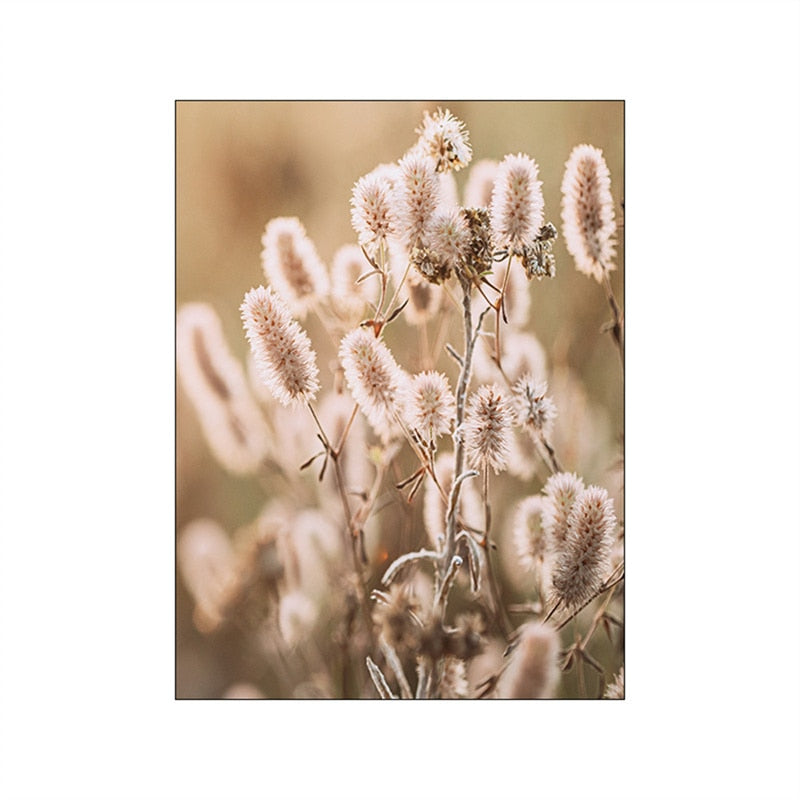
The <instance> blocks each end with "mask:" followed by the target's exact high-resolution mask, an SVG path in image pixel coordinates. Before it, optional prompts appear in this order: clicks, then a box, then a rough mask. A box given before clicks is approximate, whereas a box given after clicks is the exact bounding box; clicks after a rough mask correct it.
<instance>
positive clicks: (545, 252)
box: [522, 222, 558, 280]
mask: <svg viewBox="0 0 800 800" xmlns="http://www.w3.org/2000/svg"><path fill="white" fill-rule="evenodd" d="M557 238H558V231H557V230H556V226H555V225H553V223H552V222H546V223H545V224H544V225H542V227H541V229H540V231H539V233H538V235H537V236H536V240H535V241H534V242H533V244H530V245H526V246H525V247H523V248H522V267H523V269H524V270H525V277H526V278H527V279H528V280H531V278H536V279H537V280H541V279H542V278H555V276H556V257H555V256H554V255H553V243H554V242H555V240H556V239H557Z"/></svg>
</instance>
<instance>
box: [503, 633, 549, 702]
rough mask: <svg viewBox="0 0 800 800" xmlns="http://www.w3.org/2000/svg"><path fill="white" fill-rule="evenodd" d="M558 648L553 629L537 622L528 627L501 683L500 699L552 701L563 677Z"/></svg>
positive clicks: (512, 655) (520, 637) (518, 642)
mask: <svg viewBox="0 0 800 800" xmlns="http://www.w3.org/2000/svg"><path fill="white" fill-rule="evenodd" d="M559 647H560V642H559V638H558V633H557V632H556V630H555V629H554V628H552V627H550V626H549V625H545V624H542V623H538V622H531V623H528V624H527V625H525V626H524V627H523V628H522V629H521V630H520V632H519V637H518V639H517V643H516V646H515V647H514V650H513V652H512V654H511V660H510V662H509V664H508V667H507V668H506V670H505V671H504V672H503V674H502V676H501V677H500V681H499V682H498V687H497V693H498V696H499V697H502V698H509V699H518V700H520V699H525V698H529V699H540V698H548V697H552V696H553V693H554V691H555V688H556V686H557V684H558V679H559V676H560V672H559V668H558V651H559Z"/></svg>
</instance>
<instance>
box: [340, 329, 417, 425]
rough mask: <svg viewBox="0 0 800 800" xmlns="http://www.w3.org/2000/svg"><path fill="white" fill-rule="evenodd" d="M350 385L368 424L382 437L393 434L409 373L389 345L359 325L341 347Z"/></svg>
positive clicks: (343, 366)
mask: <svg viewBox="0 0 800 800" xmlns="http://www.w3.org/2000/svg"><path fill="white" fill-rule="evenodd" d="M339 360H340V361H341V363H342V368H343V369H344V377H345V381H346V382H347V387H348V388H349V389H350V393H351V394H352V395H353V399H354V400H355V401H356V403H358V405H359V408H361V410H362V411H363V412H364V415H365V416H366V418H367V420H368V421H369V424H370V425H371V426H372V428H373V429H374V430H375V432H376V433H377V434H379V435H380V436H383V437H387V436H389V435H391V432H392V430H393V429H394V427H395V423H396V417H397V415H398V413H399V411H400V402H399V392H400V389H401V387H402V385H403V382H404V380H405V379H406V376H405V375H404V373H403V371H402V370H401V369H400V367H399V366H398V365H397V362H396V361H395V360H394V357H393V356H392V354H391V353H390V352H389V348H388V347H386V345H385V344H384V343H383V342H382V341H380V340H379V339H376V338H375V336H374V334H373V333H372V332H371V331H368V330H366V329H365V328H356V329H355V330H354V331H351V332H350V333H348V334H347V336H345V337H344V338H343V339H342V341H341V344H340V346H339Z"/></svg>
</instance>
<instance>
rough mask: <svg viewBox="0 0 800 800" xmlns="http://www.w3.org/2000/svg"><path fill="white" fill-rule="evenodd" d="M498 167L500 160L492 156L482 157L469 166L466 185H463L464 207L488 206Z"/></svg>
mask: <svg viewBox="0 0 800 800" xmlns="http://www.w3.org/2000/svg"><path fill="white" fill-rule="evenodd" d="M499 167H500V162H499V161H495V160H494V159H493V158H483V159H481V160H480V161H476V162H475V163H474V164H473V165H472V167H470V170H469V177H468V178H467V185H466V186H465V187H464V206H465V207H466V208H488V207H489V205H490V204H491V202H492V192H493V191H494V182H495V180H496V179H497V170H498V168H499Z"/></svg>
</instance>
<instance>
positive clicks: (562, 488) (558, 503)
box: [542, 472, 584, 552]
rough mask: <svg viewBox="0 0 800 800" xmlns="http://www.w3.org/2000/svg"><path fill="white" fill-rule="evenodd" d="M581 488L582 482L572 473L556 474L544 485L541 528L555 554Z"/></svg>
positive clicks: (562, 538) (565, 532)
mask: <svg viewBox="0 0 800 800" xmlns="http://www.w3.org/2000/svg"><path fill="white" fill-rule="evenodd" d="M583 488H584V487H583V481H582V480H581V479H580V478H579V477H578V476H577V475H575V474H574V473H572V472H557V473H556V474H555V475H551V476H550V477H549V478H548V479H547V483H546V484H545V485H544V489H543V490H542V491H543V493H544V508H543V510H542V527H543V528H544V530H545V533H546V535H547V536H548V537H549V538H550V544H551V547H552V548H553V549H554V550H555V551H556V552H559V551H560V550H561V548H562V546H563V544H564V540H565V539H566V537H567V520H568V519H569V513H570V511H571V510H572V504H573V503H574V502H575V500H576V498H577V497H578V495H580V494H581V492H583Z"/></svg>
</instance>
